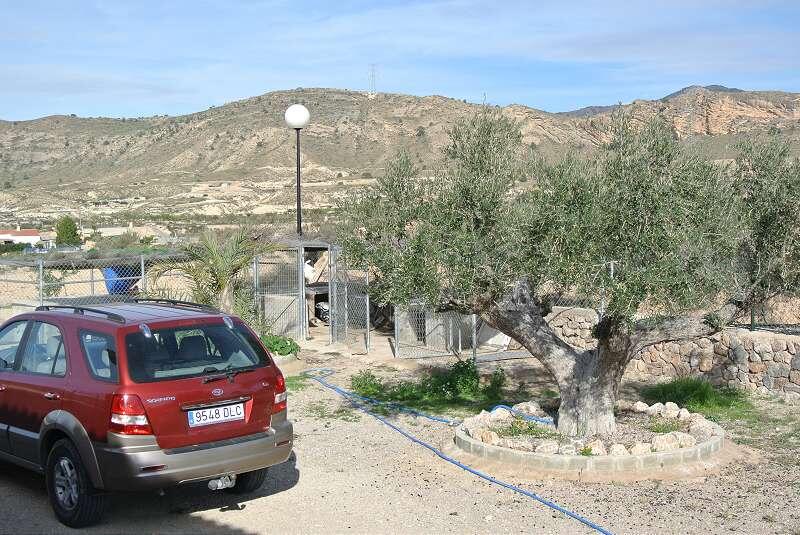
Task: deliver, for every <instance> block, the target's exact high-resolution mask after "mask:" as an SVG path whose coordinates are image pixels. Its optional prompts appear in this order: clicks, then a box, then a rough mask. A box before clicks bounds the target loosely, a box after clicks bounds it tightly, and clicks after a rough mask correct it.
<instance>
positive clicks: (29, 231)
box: [0, 228, 39, 236]
mask: <svg viewBox="0 0 800 535" xmlns="http://www.w3.org/2000/svg"><path fill="white" fill-rule="evenodd" d="M0 234H4V235H7V236H39V231H38V230H36V229H34V228H24V229H20V230H17V229H0Z"/></svg>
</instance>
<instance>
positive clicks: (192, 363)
mask: <svg viewBox="0 0 800 535" xmlns="http://www.w3.org/2000/svg"><path fill="white" fill-rule="evenodd" d="M291 450H292V424H291V422H290V421H289V420H288V419H287V417H286V386H285V382H284V379H283V375H282V374H281V372H280V370H279V369H278V367H277V366H276V365H275V363H274V362H273V361H272V359H271V358H270V355H269V353H268V352H267V350H266V349H265V348H264V346H263V345H262V344H261V342H260V341H259V339H258V337H257V336H256V335H255V334H254V333H253V331H252V330H250V328H248V327H247V326H246V325H245V324H244V323H242V321H241V320H239V319H238V318H236V317H233V316H226V315H224V314H221V313H220V312H218V311H217V310H215V309H212V308H209V307H205V306H203V305H197V304H194V303H186V302H181V301H168V300H136V301H133V302H128V303H119V304H111V305H104V306H97V307H94V308H87V307H80V306H43V307H39V308H37V309H36V311H35V312H31V313H27V314H21V315H18V316H16V317H14V318H12V319H10V320H9V321H7V322H6V323H5V324H4V325H3V326H2V327H1V328H0V460H6V461H11V462H14V463H17V464H19V465H22V466H24V467H27V468H30V469H33V470H36V471H39V472H43V473H44V474H45V478H46V483H47V491H48V494H49V497H50V503H51V505H52V507H53V510H54V511H55V514H56V516H57V517H58V519H59V520H60V521H61V522H62V523H64V524H66V525H68V526H72V527H79V526H86V525H89V524H92V523H94V522H96V521H98V520H99V518H100V517H101V515H102V514H103V510H104V505H105V495H106V493H107V492H108V491H123V490H125V491H127V490H146V489H155V490H158V489H163V488H165V487H168V486H172V485H178V484H181V483H188V482H196V481H207V482H208V486H209V488H210V489H212V490H217V489H225V488H230V489H231V490H232V491H235V492H252V491H254V490H256V489H258V488H259V487H260V486H261V485H262V484H263V483H264V480H265V478H266V475H267V467H269V466H271V465H274V464H278V463H281V462H283V461H285V460H286V459H287V458H288V457H289V454H290V453H291Z"/></svg>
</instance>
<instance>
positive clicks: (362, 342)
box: [329, 248, 373, 354]
mask: <svg viewBox="0 0 800 535" xmlns="http://www.w3.org/2000/svg"><path fill="white" fill-rule="evenodd" d="M368 289H369V270H365V269H352V268H350V267H349V266H348V265H347V263H346V262H345V259H344V257H342V254H341V250H340V249H338V248H332V249H331V251H330V302H329V306H330V329H331V342H333V343H342V344H345V345H347V346H348V347H349V348H350V349H351V351H353V352H354V353H358V354H366V353H369V351H370V349H371V342H372V330H373V325H372V321H371V318H370V300H369V292H368Z"/></svg>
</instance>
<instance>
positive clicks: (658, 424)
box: [647, 418, 681, 433]
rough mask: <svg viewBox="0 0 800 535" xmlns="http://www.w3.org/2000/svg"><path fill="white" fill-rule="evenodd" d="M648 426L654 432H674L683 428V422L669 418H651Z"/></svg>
mask: <svg viewBox="0 0 800 535" xmlns="http://www.w3.org/2000/svg"><path fill="white" fill-rule="evenodd" d="M647 428H648V429H650V431H652V432H653V433H672V432H673V431H680V430H681V423H680V422H679V421H678V420H671V419H668V418H651V419H650V424H649V425H648V426H647Z"/></svg>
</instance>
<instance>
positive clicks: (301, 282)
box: [296, 245, 308, 340]
mask: <svg viewBox="0 0 800 535" xmlns="http://www.w3.org/2000/svg"><path fill="white" fill-rule="evenodd" d="M296 252H297V298H298V303H297V304H298V306H299V309H298V320H299V321H300V338H301V339H302V340H306V339H307V338H308V320H306V277H305V273H304V272H303V270H304V268H305V263H304V262H303V246H302V245H298V246H297V249H296Z"/></svg>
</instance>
